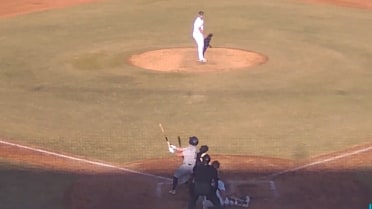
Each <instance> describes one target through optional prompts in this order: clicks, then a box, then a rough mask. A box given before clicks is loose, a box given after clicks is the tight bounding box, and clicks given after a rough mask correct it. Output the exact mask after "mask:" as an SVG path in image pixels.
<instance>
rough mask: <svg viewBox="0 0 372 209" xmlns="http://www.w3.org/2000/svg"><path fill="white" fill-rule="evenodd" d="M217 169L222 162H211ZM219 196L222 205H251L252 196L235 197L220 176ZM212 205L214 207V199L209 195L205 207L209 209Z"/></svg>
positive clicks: (205, 200) (217, 192) (205, 199)
mask: <svg viewBox="0 0 372 209" xmlns="http://www.w3.org/2000/svg"><path fill="white" fill-rule="evenodd" d="M211 165H212V166H213V167H214V168H216V170H218V169H219V168H220V162H218V161H213V162H212V164H211ZM216 194H217V197H218V199H219V201H220V203H221V206H229V205H231V206H240V207H244V208H247V207H248V206H249V201H250V197H249V196H245V197H242V198H239V197H235V196H233V195H232V194H229V193H228V192H227V190H226V187H225V183H224V182H223V181H222V180H221V179H220V178H219V179H218V186H217V191H216ZM210 207H214V204H213V203H212V201H210V200H208V199H207V197H205V198H204V200H203V209H208V208H210Z"/></svg>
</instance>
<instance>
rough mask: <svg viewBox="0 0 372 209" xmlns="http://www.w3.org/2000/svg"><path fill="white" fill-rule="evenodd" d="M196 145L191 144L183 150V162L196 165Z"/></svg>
mask: <svg viewBox="0 0 372 209" xmlns="http://www.w3.org/2000/svg"><path fill="white" fill-rule="evenodd" d="M196 152H197V151H196V146H193V145H189V146H187V147H185V148H183V150H182V155H183V163H184V164H187V165H190V166H194V165H195V162H196Z"/></svg>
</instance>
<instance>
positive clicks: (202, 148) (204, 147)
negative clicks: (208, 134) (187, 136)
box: [199, 145, 209, 153]
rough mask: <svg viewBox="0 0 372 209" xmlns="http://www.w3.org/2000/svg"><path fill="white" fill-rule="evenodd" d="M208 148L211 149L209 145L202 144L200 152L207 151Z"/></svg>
mask: <svg viewBox="0 0 372 209" xmlns="http://www.w3.org/2000/svg"><path fill="white" fill-rule="evenodd" d="M208 149H209V147H208V146H207V145H202V146H200V148H199V152H200V153H206V152H208Z"/></svg>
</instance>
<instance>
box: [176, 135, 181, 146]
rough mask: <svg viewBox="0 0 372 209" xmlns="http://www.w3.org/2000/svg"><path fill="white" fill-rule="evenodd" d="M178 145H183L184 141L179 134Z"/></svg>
mask: <svg viewBox="0 0 372 209" xmlns="http://www.w3.org/2000/svg"><path fill="white" fill-rule="evenodd" d="M177 139H178V145H179V146H180V147H182V143H181V137H180V136H178V138H177Z"/></svg>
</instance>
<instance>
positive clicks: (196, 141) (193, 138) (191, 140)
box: [189, 136, 199, 146]
mask: <svg viewBox="0 0 372 209" xmlns="http://www.w3.org/2000/svg"><path fill="white" fill-rule="evenodd" d="M189 144H191V145H193V146H196V145H198V144H199V139H198V138H197V137H196V136H190V138H189Z"/></svg>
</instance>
